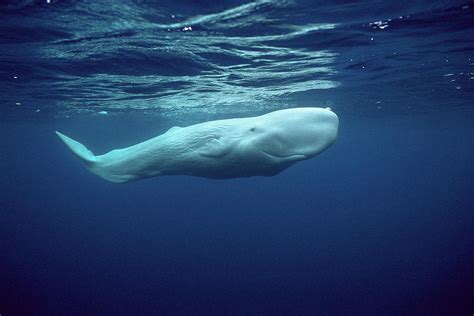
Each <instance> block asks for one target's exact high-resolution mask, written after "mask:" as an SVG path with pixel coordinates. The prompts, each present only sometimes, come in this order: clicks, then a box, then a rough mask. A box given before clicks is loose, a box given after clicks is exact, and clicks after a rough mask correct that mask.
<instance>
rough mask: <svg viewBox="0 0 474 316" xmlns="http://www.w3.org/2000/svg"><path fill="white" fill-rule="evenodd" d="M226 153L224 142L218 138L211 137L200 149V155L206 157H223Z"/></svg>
mask: <svg viewBox="0 0 474 316" xmlns="http://www.w3.org/2000/svg"><path fill="white" fill-rule="evenodd" d="M225 153H226V148H225V146H224V144H222V142H221V141H220V140H218V139H217V138H211V139H209V140H208V141H207V142H206V143H205V144H204V145H203V146H202V147H201V149H200V150H199V155H201V156H204V157H222V156H223V155H224V154H225Z"/></svg>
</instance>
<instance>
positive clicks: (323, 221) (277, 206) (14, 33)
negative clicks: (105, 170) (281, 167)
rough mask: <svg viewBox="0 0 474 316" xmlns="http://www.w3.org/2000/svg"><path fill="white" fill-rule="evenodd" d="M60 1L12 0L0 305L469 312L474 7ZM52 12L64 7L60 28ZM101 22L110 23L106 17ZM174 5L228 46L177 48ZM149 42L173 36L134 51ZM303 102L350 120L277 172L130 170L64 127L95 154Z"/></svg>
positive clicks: (70, 310) (4, 47)
mask: <svg viewBox="0 0 474 316" xmlns="http://www.w3.org/2000/svg"><path fill="white" fill-rule="evenodd" d="M52 2H53V3H51V4H52V5H55V7H53V8H54V9H52V10H53V11H52V12H53V13H51V11H45V10H49V9H48V8H50V7H47V6H46V4H45V3H43V2H40V1H36V2H35V1H33V2H31V1H22V2H17V3H14V2H11V3H8V4H5V5H2V7H0V8H2V17H4V18H5V21H8V23H7V22H5V24H3V26H2V28H1V32H0V33H1V34H2V37H1V40H2V44H1V48H0V51H1V52H2V55H3V56H5V59H3V61H0V65H1V67H0V73H1V75H2V83H1V88H0V89H1V91H0V92H1V96H2V98H1V100H0V102H1V103H2V110H1V114H0V120H1V121H0V135H2V137H1V138H0V148H1V151H0V170H1V173H0V213H1V214H0V314H1V315H26V314H53V315H56V314H68V315H76V314H86V315H90V314H205V315H212V314H218V315H222V314H233V315H240V314H271V315H275V314H277V315H279V314H285V315H300V314H304V315H314V314H316V315H471V314H472V313H474V303H473V300H472V297H474V268H473V267H474V234H473V227H474V215H473V214H474V213H473V210H474V201H473V192H474V190H473V189H474V183H473V179H474V166H473V162H472V157H473V153H474V150H473V149H474V137H473V136H474V126H473V124H472V122H473V119H474V111H473V108H472V101H473V100H474V98H473V91H474V89H473V82H474V80H472V79H470V78H471V77H472V76H473V75H472V73H474V71H473V65H472V60H474V59H473V58H474V55H473V54H472V52H473V50H474V49H473V46H472V43H471V42H470V38H474V36H470V35H473V26H472V25H471V22H469V21H472V19H471V18H472V16H473V12H472V6H471V5H470V4H469V3H467V2H455V1H453V2H436V1H429V2H423V1H417V2H413V4H412V5H411V7H409V8H408V7H406V6H403V7H402V6H400V5H396V4H387V2H377V1H375V2H363V1H359V2H351V3H348V2H342V1H335V2H329V1H321V2H319V3H318V4H319V5H320V6H321V7H320V8H321V10H316V9H315V6H314V5H312V3H313V2H303V1H302V2H296V3H289V2H286V1H283V2H279V1H276V2H275V3H276V4H269V2H267V1H259V2H258V3H259V5H258V6H256V7H253V6H250V7H249V8H247V7H244V8H242V5H245V4H246V3H242V2H237V1H228V2H226V1H221V2H219V3H217V4H215V5H210V4H200V3H198V2H194V1H193V2H191V1H184V2H181V3H174V2H166V3H165V2H164V3H163V5H162V6H160V5H157V4H156V3H153V2H151V1H141V2H140V1H136V2H131V3H135V4H136V6H134V7H133V8H135V9H134V10H136V11H133V10H132V11H125V10H122V11H123V12H128V13H127V14H124V15H123V16H122V18H121V17H120V16H119V15H118V14H117V12H121V11H120V5H124V4H123V3H122V2H120V1H108V2H107V6H106V5H101V4H97V6H96V7H93V6H92V5H91V3H92V2H88V1H78V2H77V3H79V4H81V5H77V4H76V5H73V4H72V3H71V2H68V1H59V0H58V1H52ZM384 3H385V4H384ZM112 4H115V5H112ZM117 6H118V8H117ZM142 6H146V7H147V8H148V9H149V8H154V9H155V10H156V11H149V12H151V13H149V14H148V15H144V13H143V11H141V9H143V7H142ZM232 8H240V10H241V11H242V12H240V13H239V11H238V10H237V13H235V11H231V12H230V13H229V10H231V9H232ZM92 9H93V10H94V12H95V14H96V15H95V16H94V17H95V19H96V20H97V21H95V22H94V18H93V17H91V16H90V15H91V10H92ZM369 9H370V10H369ZM25 12H26V13H29V14H26V13H25ZM218 12H225V14H224V15H220V16H219V15H217V16H215V15H212V14H215V13H218ZM60 13H62V14H63V15H62V17H63V18H62V19H61V18H60V17H59V14H60ZM44 14H53V15H54V14H57V15H58V17H57V19H53V22H51V23H53V24H56V25H55V28H54V29H55V31H54V32H53V31H52V29H53V27H52V26H51V25H50V24H47V23H45V22H44V21H43V20H41V19H42V18H44V16H43V15H44ZM81 14H82V15H81ZM171 14H173V15H176V17H174V18H173V17H171ZM253 15H255V16H256V17H255V19H252V18H251V17H252V16H253ZM199 16H201V17H202V16H205V17H206V19H207V20H200V22H199V21H197V20H193V18H196V17H199ZM400 16H401V17H402V18H399V17H400ZM123 17H129V19H130V21H131V22H134V23H136V24H133V23H132V24H131V26H129V25H127V24H126V23H125V22H126V21H124V18H123ZM68 18H71V19H73V20H74V21H76V24H72V25H71V24H67V23H66V20H67V19H68ZM100 18H102V19H103V20H105V22H104V23H106V22H107V23H109V22H110V21H115V22H116V24H114V27H116V30H111V31H100V30H95V31H93V30H91V27H93V26H94V25H96V26H97V25H101V21H100ZM262 18H265V19H264V20H262ZM108 19H110V20H108ZM175 19H180V21H187V22H189V25H191V26H192V31H191V32H196V34H200V35H199V36H201V37H202V38H201V39H200V40H201V41H202V40H203V38H204V39H205V40H208V41H212V43H210V45H211V46H212V47H213V48H212V49H209V50H206V48H204V49H203V50H199V49H198V45H197V44H198V43H194V42H192V41H193V40H192V39H190V38H188V39H187V41H191V42H190V43H189V46H187V49H189V50H188V51H186V50H181V49H176V48H174V47H173V45H174V44H175V43H181V44H182V42H181V40H180V39H179V36H182V35H183V34H184V33H183V32H184V31H182V28H183V27H188V26H187V25H188V24H183V25H174V24H173V23H175V24H176V22H174V20H175ZM274 19H276V20H277V21H279V23H272V22H271V21H272V20H274ZM389 19H391V20H390V21H389ZM63 20H64V21H63ZM42 21H43V22H42ZM91 21H92V22H91ZM130 21H129V22H130ZM143 21H146V23H145V22H143ZM262 21H265V23H264V22H262ZM131 22H130V23H131ZM139 22H140V23H141V22H143V23H144V24H140V23H139ZM375 22H377V23H376V24H371V23H375ZM379 22H380V23H379ZM42 23H43V24H42ZM62 23H64V25H63V24H62ZM315 23H335V24H337V26H335V27H334V28H333V29H327V30H324V29H322V30H318V29H316V28H314V24H315ZM150 25H152V27H151V28H152V30H150V28H149V27H150ZM262 25H265V27H266V28H263V26H262ZM288 25H290V26H291V27H290V26H288ZM384 25H389V26H388V27H386V28H385V27H383V26H384ZM33 26H34V27H33ZM56 26H61V27H62V28H58V27H56ZM164 26H170V28H171V30H170V31H168V28H167V27H164ZM173 26H174V27H175V28H174V29H173ZM296 26H305V27H306V28H307V27H309V29H310V30H309V31H307V32H306V33H304V29H306V28H297V27H296ZM310 26H311V27H310ZM285 27H287V28H288V30H285V31H282V29H284V28H285ZM374 27H375V28H374ZM380 27H382V28H380ZM98 28H99V27H98ZM33 29H35V30H36V31H35V32H36V33H35V32H33ZM178 29H180V30H178ZM295 29H296V30H297V32H303V33H302V34H303V35H301V34H299V35H298V34H297V35H295V34H293V35H291V36H287V35H288V34H291V32H293V31H294V30H295ZM292 30H293V31H292ZM286 31H288V32H289V33H285V32H286ZM148 32H150V33H153V34H157V37H158V39H156V38H153V37H148V36H149V35H150V34H148ZM167 32H168V33H167ZM186 32H188V33H186V34H190V33H189V31H186ZM198 32H201V33H198ZM165 33H166V34H169V35H164V34H165ZM177 34H179V35H177ZM193 34H194V33H193ZM7 35H8V36H7ZM283 35H284V36H283ZM160 36H163V38H160ZM165 36H169V37H170V38H168V40H167V41H166V40H165V38H164V37H165ZM261 36H267V37H265V38H260V37H261ZM268 36H277V37H268ZM221 37H222V38H224V39H225V38H228V39H232V41H231V40H229V41H228V43H224V42H223V40H222V39H221ZM257 37H258V38H257ZM372 37H373V38H374V39H373V40H371V38H372ZM237 38H238V39H239V41H241V42H238V41H237V40H236V39H237ZM150 41H152V42H153V41H156V42H153V45H157V46H159V47H165V46H166V47H167V48H169V51H168V52H166V50H163V51H160V50H158V52H157V55H153V54H152V53H151V51H152V50H143V51H142V50H140V49H138V47H146V46H147V45H150V46H153V45H152V44H150ZM196 41H197V42H199V40H196ZM160 45H162V46H160ZM194 45H196V46H194ZM203 46H204V45H203ZM269 47H272V48H274V49H275V50H276V51H277V52H278V54H276V55H272V54H271V53H269V52H268V51H267V50H268V49H269ZM91 48H94V49H95V50H96V52H95V53H94V54H92V53H90V54H89V53H88V49H91ZM278 49H282V50H278ZM259 50H260V54H264V55H265V56H264V58H263V57H262V58H261V59H259V57H256V56H258V54H257V55H255V56H254V55H252V54H251V52H252V51H257V52H258V51H259ZM324 50H326V51H327V53H328V54H324V53H323V54H322V55H321V54H320V55H318V54H316V53H317V52H319V53H321V51H324ZM308 52H310V53H308ZM394 52H395V54H393V53H394ZM61 54H63V55H64V56H63V57H61ZM148 54H152V55H148ZM189 54H190V55H189ZM393 55H395V56H397V57H394V58H392V57H393ZM318 56H319V57H318ZM260 57H261V56H260ZM154 58H156V59H154ZM265 59H270V60H272V63H274V65H275V68H273V69H270V68H268V67H269V65H268V64H266V61H265ZM302 60H305V62H306V61H308V60H309V61H308V64H305V63H302V64H298V62H299V61H302ZM446 60H448V61H446ZM290 61H291V62H292V63H290ZM247 63H250V64H251V67H250V66H249V67H250V68H248V69H247V68H245V67H247V66H245V67H244V69H243V70H242V71H238V67H237V68H232V67H233V66H235V65H238V64H247ZM289 64H291V65H293V66H295V65H297V66H295V67H297V69H296V70H297V71H296V70H295V71H296V73H297V75H295V76H292V75H291V71H290V69H291V67H290V66H289ZM298 65H299V67H301V68H298ZM226 67H227V68H226ZM228 67H231V68H228ZM252 69H254V72H252ZM305 69H308V71H307V72H305V71H304V70H305ZM312 70H314V71H312ZM272 71H274V72H276V73H277V74H279V75H277V76H275V77H274V78H271V79H269V77H266V76H265V74H266V73H268V72H272ZM285 72H288V73H289V75H288V76H286V77H285V76H282V75H281V74H282V73H285ZM214 74H215V75H216V76H215V77H213V75H214ZM247 74H248V76H246V75H247ZM15 76H16V77H18V78H16V79H12V78H13V77H15ZM149 76H152V77H149ZM190 79H191V80H190ZM15 80H21V82H16V81H15ZM150 80H152V81H153V82H150ZM318 80H322V82H319V81H318ZM308 83H314V85H315V86H316V88H314V87H313V86H311V85H308ZM213 84H215V86H214V85H213ZM275 87H277V88H278V87H284V88H282V89H283V90H281V91H280V92H281V93H280V92H279V91H278V89H276V88H275ZM311 87H312V88H311ZM236 89H237V90H238V91H239V93H242V95H240V98H241V99H244V100H245V101H248V100H247V99H252V98H257V101H256V102H255V103H251V104H250V105H246V106H245V105H242V104H239V103H238V101H239V98H238V97H236V96H234V95H233V94H232V91H235V90H236ZM259 89H261V90H259ZM284 89H287V90H284ZM292 89H294V90H295V91H294V92H292ZM255 91H257V93H255V94H253V93H254V92H255ZM216 95H217V96H218V97H219V98H221V99H224V100H226V101H225V102H224V101H223V102H221V103H219V102H217V101H216V102H214V100H213V99H212V98H213V96H216ZM201 97H202V98H203V99H200V98H201ZM187 99H190V100H191V101H189V102H191V103H190V104H191V105H192V106H191V107H190V108H186V107H181V106H182V105H183V104H184V103H180V102H181V101H186V100H187ZM71 100H72V101H71ZM147 100H153V104H155V103H156V104H158V105H160V106H158V107H154V106H151V105H150V104H151V103H150V104H149V103H147V102H148V101H147ZM203 100H211V101H210V103H209V104H207V105H206V104H204V103H205V102H203ZM142 101H143V102H145V103H144V104H145V106H143V108H141V107H140V106H137V104H143V103H141V102H142ZM233 101H235V102H237V103H236V104H238V107H236V106H234V105H233V104H235V103H232V102H233ZM200 102H201V103H203V105H201V103H200ZM271 102H273V103H272V104H269V103H271ZM17 103H20V105H17ZM117 104H118V105H117ZM161 105H162V106H161ZM172 105H175V107H172ZM198 105H199V106H198ZM301 105H312V106H315V105H316V106H317V105H322V106H328V105H329V106H331V107H332V108H333V110H334V111H335V112H336V113H337V114H338V115H339V117H340V131H339V138H338V140H337V142H336V143H335V144H334V145H333V146H332V147H331V148H329V149H328V150H327V151H325V152H323V153H322V154H321V155H320V156H318V157H316V158H314V159H311V160H308V161H305V162H301V163H298V164H296V165H295V166H293V167H291V168H290V169H288V170H286V171H285V172H283V173H282V174H280V175H278V176H275V177H270V178H262V177H256V178H248V179H233V180H208V179H201V178H193V177H161V178H155V179H148V180H144V181H139V182H134V183H130V184H126V185H116V184H111V183H108V182H105V181H103V180H101V179H99V178H97V177H95V176H94V175H92V174H91V173H89V172H88V171H87V170H86V169H85V168H84V167H83V166H82V165H81V163H80V162H79V161H78V160H77V159H76V158H75V157H73V156H72V155H71V153H70V152H69V151H67V149H66V148H65V147H64V146H63V144H61V143H60V141H59V140H58V139H57V138H56V137H55V135H54V130H61V131H64V132H67V133H68V134H70V135H71V136H73V137H74V136H76V137H77V138H78V139H80V140H82V141H84V142H85V143H86V144H88V145H89V146H90V147H91V149H93V150H94V151H95V152H98V153H102V152H106V151H108V150H110V149H113V148H119V147H123V146H128V145H130V144H132V143H135V142H138V141H141V140H144V139H147V138H149V137H152V136H155V135H157V134H159V133H161V132H163V131H165V130H166V129H167V128H169V127H170V126H172V125H174V124H178V125H185V124H191V123H195V122H199V121H202V120H208V119H216V118H221V117H233V116H235V115H238V116H245V115H253V114H256V113H263V112H265V111H267V110H271V109H276V108H280V107H286V106H301ZM38 110H40V111H38ZM100 111H107V113H108V115H103V114H99V112H100Z"/></svg>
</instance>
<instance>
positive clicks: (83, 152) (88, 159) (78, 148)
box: [56, 131, 96, 166]
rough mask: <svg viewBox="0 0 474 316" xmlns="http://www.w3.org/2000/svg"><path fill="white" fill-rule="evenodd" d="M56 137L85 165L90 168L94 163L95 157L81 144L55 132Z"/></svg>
mask: <svg viewBox="0 0 474 316" xmlns="http://www.w3.org/2000/svg"><path fill="white" fill-rule="evenodd" d="M56 135H58V137H59V138H61V140H62V141H63V142H64V143H65V144H66V146H67V147H68V148H69V149H70V150H71V151H72V152H73V153H74V154H75V155H76V156H78V157H79V158H81V159H82V160H83V161H84V162H85V163H86V165H88V166H90V165H91V164H92V163H94V162H96V157H95V155H94V154H93V153H92V151H90V150H89V149H87V147H86V146H84V145H83V144H81V143H79V142H78V141H75V140H74V139H72V138H70V137H67V136H66V135H64V134H62V133H60V132H57V131H56Z"/></svg>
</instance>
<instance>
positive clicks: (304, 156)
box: [260, 149, 307, 159]
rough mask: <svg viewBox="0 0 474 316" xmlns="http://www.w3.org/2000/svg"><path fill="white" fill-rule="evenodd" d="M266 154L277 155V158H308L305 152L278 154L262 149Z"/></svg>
mask: <svg viewBox="0 0 474 316" xmlns="http://www.w3.org/2000/svg"><path fill="white" fill-rule="evenodd" d="M260 150H261V151H262V152H263V153H264V154H265V155H267V156H270V157H275V158H292V159H306V158H307V157H306V155H303V154H291V155H276V154H272V153H269V152H268V151H265V150H263V149H260Z"/></svg>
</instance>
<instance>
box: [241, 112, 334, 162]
mask: <svg viewBox="0 0 474 316" xmlns="http://www.w3.org/2000/svg"><path fill="white" fill-rule="evenodd" d="M338 125H339V119H338V117H337V115H336V114H335V113H334V112H332V111H331V110H330V109H329V108H326V109H324V108H295V109H286V110H280V111H275V112H271V113H268V114H265V115H262V116H260V117H258V118H257V119H256V120H253V121H252V122H251V124H249V128H248V131H247V133H248V135H249V137H248V141H247V142H246V144H245V145H246V146H248V149H249V150H252V151H253V152H259V153H263V155H264V156H266V157H267V158H270V159H273V160H274V161H275V162H277V163H279V162H296V161H299V160H304V159H308V158H311V157H313V156H315V155H317V154H319V153H320V152H322V151H323V150H325V149H326V148H327V147H329V146H330V145H331V144H332V143H334V141H335V140H336V137H337V131H338Z"/></svg>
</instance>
